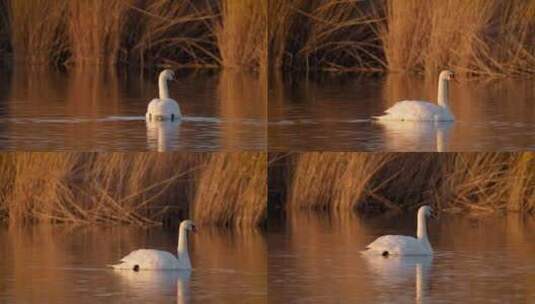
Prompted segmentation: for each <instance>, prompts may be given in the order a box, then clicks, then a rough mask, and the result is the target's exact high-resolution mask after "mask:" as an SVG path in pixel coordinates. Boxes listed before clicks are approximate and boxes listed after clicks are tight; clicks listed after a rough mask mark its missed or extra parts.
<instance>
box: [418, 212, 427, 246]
mask: <svg viewBox="0 0 535 304" xmlns="http://www.w3.org/2000/svg"><path fill="white" fill-rule="evenodd" d="M426 222H427V219H426V217H425V212H418V227H417V231H416V236H417V237H418V239H419V240H425V241H427V223H426Z"/></svg>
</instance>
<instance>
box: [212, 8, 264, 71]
mask: <svg viewBox="0 0 535 304" xmlns="http://www.w3.org/2000/svg"><path fill="white" fill-rule="evenodd" d="M267 5H268V1H267V0H222V1H221V6H222V16H223V18H222V24H221V27H220V28H219V30H218V32H217V33H218V35H217V38H218V44H219V45H220V51H221V57H222V60H223V62H225V65H226V66H235V67H240V66H245V67H252V68H254V67H261V68H264V69H265V68H266V67H267V65H268V62H267V9H268V7H267Z"/></svg>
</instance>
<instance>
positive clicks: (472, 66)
mask: <svg viewBox="0 0 535 304" xmlns="http://www.w3.org/2000/svg"><path fill="white" fill-rule="evenodd" d="M269 18H270V19H269V24H270V27H269V49H270V60H271V62H272V64H273V65H274V66H277V67H286V68H294V69H321V70H353V71H386V70H389V71H412V72H420V73H425V74H433V75H434V74H436V73H437V72H438V71H439V70H441V69H444V68H450V69H453V70H456V71H457V72H458V73H459V74H462V75H487V76H499V75H533V74H534V73H535V1H523V0H513V1H509V0H474V1H465V0H444V1H442V0H433V1H429V0H406V1H405V0H404V1H397V0H382V1H352V0H341V1H338V0H328V1H319V0H313V1H302V0H291V1H285V0H273V1H271V2H270V15H269Z"/></svg>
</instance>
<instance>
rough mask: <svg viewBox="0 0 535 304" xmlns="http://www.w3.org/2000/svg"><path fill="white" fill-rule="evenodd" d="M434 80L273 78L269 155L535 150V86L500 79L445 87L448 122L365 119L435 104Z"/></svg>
mask: <svg viewBox="0 0 535 304" xmlns="http://www.w3.org/2000/svg"><path fill="white" fill-rule="evenodd" d="M436 95H437V80H436V79H430V80H423V79H419V78H416V77H408V76H402V75H397V74H391V75H389V76H387V77H386V78H372V77H356V76H352V77H342V76H323V75H321V76H318V77H315V78H314V79H312V80H303V79H285V80H282V77H281V76H277V75H275V76H273V77H271V79H270V90H269V110H268V112H269V123H268V124H269V126H268V130H269V139H268V140H269V141H268V142H269V148H270V150H324V151H506V150H521V151H525V150H535V140H534V139H535V81H534V80H518V79H505V80H493V81H482V80H477V81H476V80H472V81H461V82H460V83H451V84H450V106H451V110H452V112H453V113H454V115H455V116H456V118H457V119H456V121H455V122H453V123H439V124H433V123H418V122H412V123H411V122H388V123H379V122H375V121H372V120H371V119H370V118H371V117H372V116H375V115H381V114H382V113H383V111H384V110H386V109H387V108H389V107H390V106H392V105H393V104H394V103H395V102H397V101H400V100H406V99H410V100H428V101H432V102H436V99H437V97H436Z"/></svg>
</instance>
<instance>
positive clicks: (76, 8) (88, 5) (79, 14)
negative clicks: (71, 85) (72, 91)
mask: <svg viewBox="0 0 535 304" xmlns="http://www.w3.org/2000/svg"><path fill="white" fill-rule="evenodd" d="M128 2H132V1H131V0H128V1H118V0H79V1H69V2H68V6H69V14H68V17H67V20H68V21H67V24H68V29H69V37H70V51H71V53H72V60H73V61H75V62H76V63H78V64H81V63H93V64H107V65H113V64H115V63H116V62H117V59H118V56H119V50H120V47H121V42H122V39H123V37H124V31H125V28H124V27H125V25H126V18H127V17H128Z"/></svg>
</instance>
